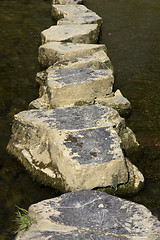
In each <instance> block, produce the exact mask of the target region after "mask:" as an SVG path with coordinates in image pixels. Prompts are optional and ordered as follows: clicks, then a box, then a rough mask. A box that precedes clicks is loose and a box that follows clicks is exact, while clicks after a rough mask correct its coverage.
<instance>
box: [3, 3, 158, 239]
mask: <svg viewBox="0 0 160 240" xmlns="http://www.w3.org/2000/svg"><path fill="white" fill-rule="evenodd" d="M84 3H85V5H86V6H87V7H88V8H89V9H92V10H93V11H95V12H96V13H97V14H99V15H100V16H101V17H102V18H103V21H104V24H103V28H102V35H101V38H100V42H102V43H105V44H106V46H107V48H108V55H109V56H110V58H111V60H112V63H113V65H114V68H115V79H116V80H115V81H116V83H115V88H119V89H120V90H121V91H122V93H123V94H124V96H126V97H127V98H128V99H129V100H130V102H131V103H132V108H133V110H132V114H131V116H130V117H129V118H128V119H127V125H128V126H129V127H131V129H132V130H134V132H135V133H136V136H137V139H138V141H139V142H140V144H141V147H140V151H139V152H137V153H135V154H134V155H133V154H132V155H131V156H130V159H131V160H132V161H133V162H134V163H135V164H136V165H137V166H138V167H139V169H140V170H141V171H142V172H143V174H144V176H145V178H146V183H145V187H144V189H143V190H142V191H141V192H140V193H139V194H138V195H137V196H134V197H132V198H131V199H132V200H133V201H137V202H140V203H142V204H144V205H145V206H147V207H148V208H149V209H150V210H151V211H152V212H153V213H154V214H155V215H156V216H159V217H160V202H159V201H160V134H159V131H160V115H159V113H160V104H159V92H160V81H159V79H160V70H159V65H160V59H159V56H160V47H159V39H160V31H159V23H160V15H159V10H160V4H159V1H158V0H152V1H148V0H141V1H138V0H134V1H133V0H130V1H127V0H114V1H113V0H112V1H111V0H98V1H97V0H84ZM50 4H51V1H49V0H47V1H45V0H21V1H18V0H12V1H7V0H1V1H0V55H1V61H0V144H1V154H0V240H10V239H13V237H14V234H13V230H14V228H15V227H16V226H15V222H14V221H13V220H14V219H15V212H16V211H17V209H16V207H15V205H18V206H19V207H22V208H26V209H27V208H28V206H29V205H31V204H32V203H35V202H38V201H40V200H43V199H46V198H50V197H54V196H57V195H58V193H57V192H56V191H55V190H54V189H50V188H47V187H44V186H42V185H40V184H38V183H37V182H36V181H34V179H32V178H31V176H30V175H29V174H28V173H27V172H26V171H25V169H24V168H23V167H22V166H21V165H20V164H19V162H18V161H17V160H16V159H14V158H12V157H11V156H9V155H8V154H7V152H6V150H5V149H6V145H7V143H8V141H9V139H10V135H11V131H10V130H11V122H12V119H13V115H14V114H16V113H18V112H20V111H21V110H25V109H27V108H28V103H29V102H30V101H32V100H33V99H35V98H36V97H37V96H38V89H37V86H36V83H35V75H36V73H37V72H38V71H39V64H38V61H37V50H38V47H39V45H40V32H41V31H42V30H44V29H46V28H48V27H49V26H51V25H52V24H53V21H52V19H51V17H50V10H51V6H50Z"/></svg>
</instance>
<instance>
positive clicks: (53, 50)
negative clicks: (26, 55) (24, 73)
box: [38, 42, 106, 68]
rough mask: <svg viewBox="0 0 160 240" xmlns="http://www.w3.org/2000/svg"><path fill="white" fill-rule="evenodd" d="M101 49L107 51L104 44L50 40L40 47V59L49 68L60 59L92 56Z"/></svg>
mask: <svg viewBox="0 0 160 240" xmlns="http://www.w3.org/2000/svg"><path fill="white" fill-rule="evenodd" d="M100 50H103V51H105V52H106V47H105V45H104V44H83V43H66V42H48V43H45V44H43V45H41V46H40V47H39V56H38V60H39V62H40V63H41V65H42V66H43V67H45V68H47V67H49V66H51V65H53V64H54V63H56V62H58V61H64V60H67V59H70V58H74V57H80V58H82V57H86V56H90V55H92V54H93V53H96V52H97V51H100Z"/></svg>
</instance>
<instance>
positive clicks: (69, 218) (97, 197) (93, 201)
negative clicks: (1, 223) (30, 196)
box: [16, 190, 160, 240]
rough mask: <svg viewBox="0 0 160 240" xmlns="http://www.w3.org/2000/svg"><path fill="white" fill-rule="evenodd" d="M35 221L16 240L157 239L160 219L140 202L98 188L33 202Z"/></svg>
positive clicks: (30, 213) (159, 231)
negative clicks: (35, 222) (100, 190)
mask: <svg viewBox="0 0 160 240" xmlns="http://www.w3.org/2000/svg"><path fill="white" fill-rule="evenodd" d="M29 216H30V217H31V218H33V219H35V220H37V224H34V225H32V226H31V227H30V229H29V230H27V231H26V232H21V233H20V234H19V235H18V236H17V238H16V240H32V239H56V240H63V239H64V240H84V239H92V240H98V239H99V240H119V239H122V240H144V239H145V240H154V239H155V240H156V239H157V240H158V239H159V236H160V222H159V221H158V219H157V218H156V217H154V216H153V215H152V214H151V212H150V211H149V210H148V209H147V208H146V207H144V206H143V205H140V204H137V203H134V202H130V201H126V200H124V199H121V198H118V197H115V196H111V195H109V194H106V193H102V192H99V191H89V190H88V191H87V190H82V191H78V192H74V193H66V194H63V195H61V196H60V197H57V198H51V199H47V200H44V201H41V202H39V203H36V204H33V205H31V206H30V208H29Z"/></svg>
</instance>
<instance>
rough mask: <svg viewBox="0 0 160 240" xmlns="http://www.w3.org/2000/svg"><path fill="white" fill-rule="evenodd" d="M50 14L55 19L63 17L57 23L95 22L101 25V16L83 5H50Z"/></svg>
mask: <svg viewBox="0 0 160 240" xmlns="http://www.w3.org/2000/svg"><path fill="white" fill-rule="evenodd" d="M52 16H53V17H54V18H55V19H63V18H65V19H64V20H62V21H61V20H60V22H58V25H61V24H65V25H66V24H86V23H87V24H89V23H97V24H98V25H99V26H101V25H102V18H101V17H99V16H98V15H97V14H96V13H95V12H93V11H91V10H89V9H88V8H86V7H85V6H83V5H52ZM63 21H64V22H63Z"/></svg>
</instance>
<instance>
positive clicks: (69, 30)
mask: <svg viewBox="0 0 160 240" xmlns="http://www.w3.org/2000/svg"><path fill="white" fill-rule="evenodd" d="M98 37H99V28H98V25H97V24H83V25H82V26H81V27H79V26H78V25H58V26H51V27H50V28H48V29H46V30H44V31H42V32H41V38H42V42H43V43H46V42H73V43H85V44H88V43H97V41H98Z"/></svg>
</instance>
